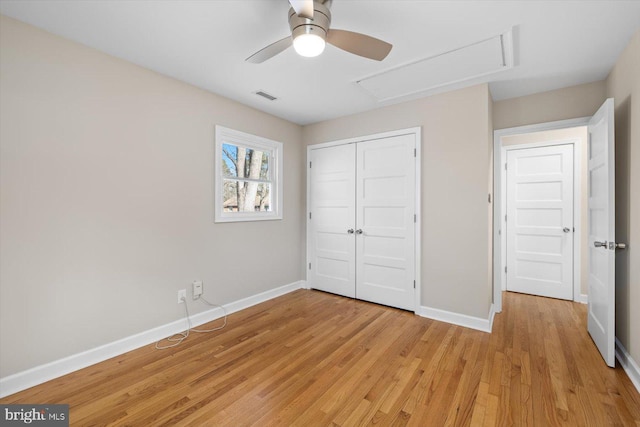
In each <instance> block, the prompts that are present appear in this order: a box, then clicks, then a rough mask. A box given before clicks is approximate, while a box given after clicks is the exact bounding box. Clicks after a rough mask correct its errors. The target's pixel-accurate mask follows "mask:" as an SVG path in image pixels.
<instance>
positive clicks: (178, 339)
mask: <svg viewBox="0 0 640 427" xmlns="http://www.w3.org/2000/svg"><path fill="white" fill-rule="evenodd" d="M196 299H197V300H200V299H201V300H202V301H204V302H205V303H206V304H207V305H209V306H211V307H218V308H221V309H222V312H223V313H224V322H223V323H222V326H218V327H217V328H213V329H193V328H192V327H191V318H190V316H189V308H188V307H187V299H186V298H184V297H183V298H182V303H183V304H184V312H185V315H186V318H187V330H186V331H183V332H179V333H177V334H174V335H171V336H170V337H169V338H166V340H167V341H169V342H172V343H173V344H169V345H165V346H161V345H160V343H161V342H162V341H164V340H160V341H158V342H157V343H156V349H158V350H165V349H167V348H172V347H176V346H179V345H180V344H182V341H184V340H186V339H187V338H188V337H189V333H190V332H198V333H202V334H205V333H208V332H214V331H219V330H220V329H222V328H224V327H225V326H227V310H226V309H225V308H224V307H223V306H221V305H218V304H213V303H210V302H209V301H207V300H206V299H205V298H204V297H203V296H202V295H200V296H198V298H196Z"/></svg>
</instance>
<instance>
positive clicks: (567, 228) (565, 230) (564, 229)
mask: <svg viewBox="0 0 640 427" xmlns="http://www.w3.org/2000/svg"><path fill="white" fill-rule="evenodd" d="M562 231H564V232H565V233H568V232H570V231H571V229H570V228H569V227H565V228H563V229H562Z"/></svg>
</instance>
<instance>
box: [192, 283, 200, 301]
mask: <svg viewBox="0 0 640 427" xmlns="http://www.w3.org/2000/svg"><path fill="white" fill-rule="evenodd" d="M192 286H193V288H192V290H193V292H192V295H193V299H198V298H199V297H200V295H202V280H194V281H193V283H192Z"/></svg>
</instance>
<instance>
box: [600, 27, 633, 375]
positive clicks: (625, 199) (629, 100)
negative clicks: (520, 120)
mask: <svg viewBox="0 0 640 427" xmlns="http://www.w3.org/2000/svg"><path fill="white" fill-rule="evenodd" d="M606 87H607V96H608V97H613V98H614V99H615V138H616V240H617V241H619V242H626V243H627V244H628V245H629V247H628V249H627V250H624V251H618V252H617V255H616V336H617V337H618V339H619V340H620V342H621V343H622V345H624V346H625V348H626V349H627V351H629V353H630V354H631V357H632V358H633V359H634V360H635V361H636V363H639V362H640V31H639V32H637V33H636V34H635V35H634V36H633V38H632V39H631V41H630V43H629V45H628V46H627V47H626V49H625V50H624V52H623V53H622V54H621V55H620V57H619V58H618V61H617V62H616V65H615V67H614V68H613V70H612V71H611V73H610V74H609V77H607V80H606Z"/></svg>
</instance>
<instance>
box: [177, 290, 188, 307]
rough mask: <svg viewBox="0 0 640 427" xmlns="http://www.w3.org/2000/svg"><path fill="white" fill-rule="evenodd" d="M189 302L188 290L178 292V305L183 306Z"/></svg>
mask: <svg viewBox="0 0 640 427" xmlns="http://www.w3.org/2000/svg"><path fill="white" fill-rule="evenodd" d="M186 301H187V290H186V289H180V290H179V291H178V304H182V303H183V302H186Z"/></svg>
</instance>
